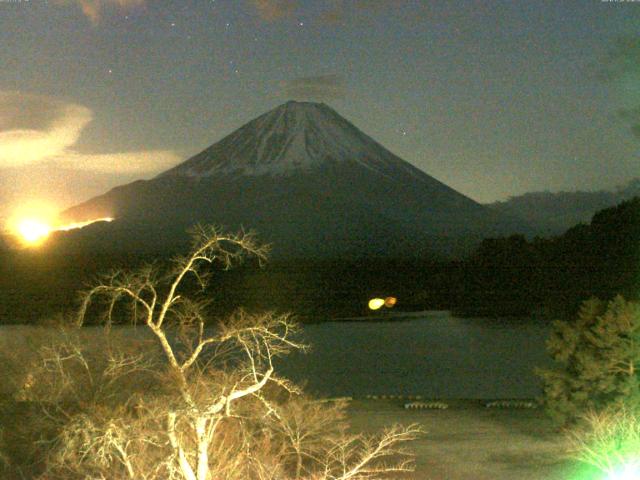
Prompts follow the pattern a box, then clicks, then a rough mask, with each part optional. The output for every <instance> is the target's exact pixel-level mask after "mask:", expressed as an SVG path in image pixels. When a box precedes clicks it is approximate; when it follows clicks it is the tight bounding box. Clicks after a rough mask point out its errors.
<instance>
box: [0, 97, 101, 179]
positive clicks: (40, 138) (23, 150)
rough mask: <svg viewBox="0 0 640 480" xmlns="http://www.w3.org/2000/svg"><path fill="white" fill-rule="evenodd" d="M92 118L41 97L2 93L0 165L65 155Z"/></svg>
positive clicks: (87, 112) (73, 107)
mask: <svg viewBox="0 0 640 480" xmlns="http://www.w3.org/2000/svg"><path fill="white" fill-rule="evenodd" d="M92 118H93V115H92V113H91V111H90V110H89V109H88V108H85V107H83V106H80V105H76V104H73V103H65V102H62V101H60V100H56V99H53V98H50V97H46V96H42V95H32V94H24V93H21V92H0V165H4V166H19V165H24V164H28V163H33V162H38V161H42V160H45V159H47V158H49V157H51V156H55V155H58V154H61V153H63V152H64V151H65V150H66V149H67V148H68V147H70V146H71V145H73V144H74V143H75V142H76V141H77V140H78V137H79V136H80V132H81V131H82V129H83V128H84V127H85V126H86V125H87V123H89V122H90V121H91V119H92Z"/></svg>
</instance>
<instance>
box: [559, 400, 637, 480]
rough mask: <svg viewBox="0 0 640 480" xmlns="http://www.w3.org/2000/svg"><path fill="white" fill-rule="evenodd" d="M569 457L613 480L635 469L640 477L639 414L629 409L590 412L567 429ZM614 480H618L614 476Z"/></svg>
mask: <svg viewBox="0 0 640 480" xmlns="http://www.w3.org/2000/svg"><path fill="white" fill-rule="evenodd" d="M567 438H568V440H569V452H570V456H571V457H572V458H574V459H576V460H578V461H580V462H582V463H585V464H588V465H591V466H593V467H596V468H597V469H598V470H600V471H601V472H603V473H605V474H607V475H609V476H610V477H611V478H613V477H614V476H615V475H617V474H616V472H619V471H621V470H624V469H635V470H634V472H635V473H636V475H638V474H640V463H639V462H638V459H640V412H638V411H637V410H633V409H630V408H628V407H624V406H623V407H611V408H608V409H605V410H603V411H590V412H589V413H587V414H586V415H584V416H583V417H582V418H581V421H580V422H579V423H578V425H577V426H575V427H573V428H571V429H569V430H567ZM616 478H617V477H616ZM625 478H632V476H631V475H628V476H626V477H625Z"/></svg>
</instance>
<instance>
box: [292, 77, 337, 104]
mask: <svg viewBox="0 0 640 480" xmlns="http://www.w3.org/2000/svg"><path fill="white" fill-rule="evenodd" d="M282 87H283V88H282V90H283V93H284V95H285V96H286V97H287V98H288V99H298V100H321V101H322V100H335V99H338V98H342V97H344V96H345V94H346V88H345V83H344V79H343V78H342V77H341V76H340V75H318V76H313V77H300V78H294V79H293V80H289V81H288V82H284V84H283V85H282Z"/></svg>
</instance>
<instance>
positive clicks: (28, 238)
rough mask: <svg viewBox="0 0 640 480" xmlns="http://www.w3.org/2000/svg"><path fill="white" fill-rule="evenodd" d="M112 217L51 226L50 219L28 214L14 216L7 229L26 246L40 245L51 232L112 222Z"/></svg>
mask: <svg viewBox="0 0 640 480" xmlns="http://www.w3.org/2000/svg"><path fill="white" fill-rule="evenodd" d="M113 220H114V219H113V218H112V217H102V218H96V219H92V220H87V221H84V222H74V223H67V224H63V225H57V226H53V225H52V222H51V221H48V220H45V219H43V218H42V216H38V215H30V216H24V217H21V218H14V219H13V220H12V221H11V222H10V223H9V225H8V229H9V231H11V232H13V233H14V235H16V236H17V237H19V239H20V241H21V243H22V244H23V245H24V246H27V247H36V246H39V245H41V244H42V243H43V242H44V241H45V240H46V239H47V238H48V237H49V235H51V234H52V233H53V232H68V231H69V230H76V229H79V228H84V227H86V226H88V225H91V224H93V223H96V222H112V221H113Z"/></svg>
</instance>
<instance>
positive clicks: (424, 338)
mask: <svg viewBox="0 0 640 480" xmlns="http://www.w3.org/2000/svg"><path fill="white" fill-rule="evenodd" d="M549 333H550V327H549V325H545V324H542V323H540V322H537V323H536V322H531V321H524V320H522V321H518V322H516V323H513V322H511V323H510V322H497V321H495V320H491V319H481V318H468V319H467V318H457V317H453V316H451V314H450V313H449V312H425V314H424V316H421V317H419V318H411V319H406V320H402V319H399V320H392V321H388V322H367V321H350V322H330V323H320V324H312V325H305V326H304V339H305V341H306V342H307V343H309V344H310V345H311V351H310V352H309V353H307V354H297V353H296V354H294V355H292V356H290V357H288V358H287V359H286V360H285V361H283V362H281V369H280V373H281V374H283V375H285V376H288V377H289V378H291V379H293V380H304V381H306V382H307V387H308V390H310V391H311V392H312V393H318V394H322V395H330V396H364V395H422V396H423V397H425V398H478V399H493V398H532V397H536V396H538V395H540V393H541V387H540V383H539V381H538V379H537V377H536V376H535V375H534V374H533V368H534V367H536V366H547V365H549V364H550V360H549V359H548V358H547V355H546V351H545V340H546V338H547V337H548V335H549Z"/></svg>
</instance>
